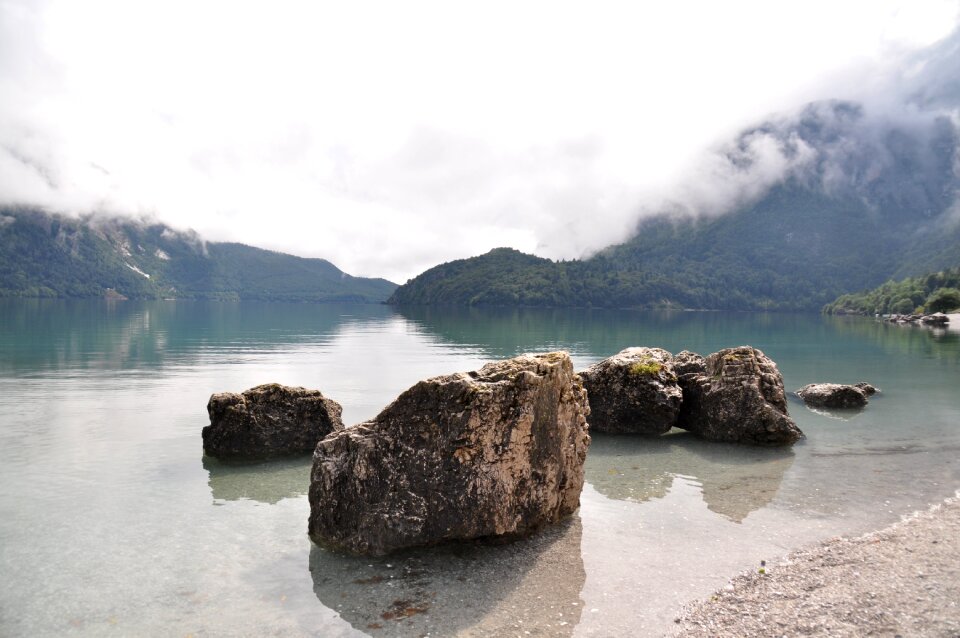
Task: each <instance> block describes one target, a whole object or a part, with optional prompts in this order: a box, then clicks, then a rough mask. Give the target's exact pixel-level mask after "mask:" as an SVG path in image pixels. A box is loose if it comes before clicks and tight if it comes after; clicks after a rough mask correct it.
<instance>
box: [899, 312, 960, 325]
mask: <svg viewBox="0 0 960 638" xmlns="http://www.w3.org/2000/svg"><path fill="white" fill-rule="evenodd" d="M884 319H886V320H887V321H889V322H890V323H900V324H905V323H912V324H916V323H922V324H925V325H928V326H945V325H947V324H948V323H950V317H948V316H947V315H945V314H943V313H942V312H935V313H933V314H931V315H884Z"/></svg>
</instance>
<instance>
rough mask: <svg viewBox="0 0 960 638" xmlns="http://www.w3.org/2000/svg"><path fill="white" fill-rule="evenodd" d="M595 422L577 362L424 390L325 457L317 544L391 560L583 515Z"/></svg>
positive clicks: (538, 359) (533, 361) (409, 394)
mask: <svg viewBox="0 0 960 638" xmlns="http://www.w3.org/2000/svg"><path fill="white" fill-rule="evenodd" d="M587 414H589V407H588V405H587V398H586V392H585V391H584V389H583V386H582V384H581V382H580V379H579V378H578V377H577V376H576V375H575V374H574V372H573V364H572V363H571V361H570V357H569V356H568V355H567V354H566V353H565V352H553V353H549V354H542V355H529V354H527V355H521V356H519V357H516V358H514V359H509V360H506V361H499V362H496V363H490V364H487V365H485V366H483V367H482V368H481V369H480V370H479V371H476V372H469V373H457V374H451V375H447V376H441V377H434V378H432V379H427V380H426V381H421V382H420V383H417V384H416V385H415V386H413V387H412V388H410V389H409V390H407V391H406V392H404V393H403V394H401V395H400V396H399V397H398V398H397V399H396V400H395V401H394V402H393V403H391V404H390V405H389V406H387V407H386V408H385V409H384V410H383V412H381V413H380V414H379V415H378V416H377V417H376V418H374V419H373V420H371V421H367V422H365V423H361V424H359V425H357V426H354V427H350V428H347V429H346V430H343V431H341V432H335V433H333V434H331V435H330V436H328V437H327V438H325V439H324V440H323V441H321V442H320V443H319V444H318V445H317V449H316V452H315V454H314V460H313V470H312V473H311V481H310V522H309V532H310V536H311V538H312V539H313V540H314V541H316V542H317V543H318V544H321V545H327V546H332V547H337V548H342V549H345V550H347V551H350V552H353V553H359V554H372V555H383V554H386V553H389V552H391V551H393V550H396V549H399V548H402V547H410V546H417V545H431V544H436V543H440V542H444V541H449V540H459V539H472V538H481V537H489V536H502V537H514V536H521V535H524V534H527V533H530V532H532V531H533V530H536V529H537V528H538V527H541V526H543V525H546V524H549V523H553V522H555V521H558V520H560V519H562V518H563V517H565V516H567V515H569V514H571V513H572V512H573V511H574V510H576V508H577V507H578V506H579V504H580V491H581V489H582V488H583V462H584V459H585V458H586V454H587V448H588V446H589V444H590V437H589V435H588V433H587V421H586V416H587Z"/></svg>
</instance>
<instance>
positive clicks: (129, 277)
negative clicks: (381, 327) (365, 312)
mask: <svg viewBox="0 0 960 638" xmlns="http://www.w3.org/2000/svg"><path fill="white" fill-rule="evenodd" d="M395 288H396V285H395V284H393V283H391V282H389V281H386V280H384V279H367V278H363V277H352V276H350V275H347V274H346V273H344V272H342V271H341V270H340V269H338V268H337V267H336V266H334V265H333V264H331V263H330V262H328V261H326V260H324V259H304V258H301V257H295V256H293V255H286V254H283V253H278V252H273V251H269V250H262V249H259V248H254V247H251V246H245V245H243V244H234V243H214V242H205V241H203V240H202V239H201V238H200V237H198V236H197V235H196V234H195V233H192V232H178V231H175V230H173V229H171V228H169V227H168V226H165V225H163V224H159V223H153V224H151V223H141V222H137V221H132V220H129V219H124V218H106V217H100V216H86V217H83V218H75V217H69V216H64V215H58V214H51V213H47V212H44V211H41V210H37V209H31V208H13V207H6V208H0V296H4V297H17V296H19V297H102V296H118V295H120V296H124V297H127V298H131V299H156V298H186V299H231V300H237V299H251V300H253V299H255V300H267V301H310V302H332V301H360V302H382V301H384V300H385V299H387V297H389V296H390V294H391V293H392V292H393V290H394V289H395Z"/></svg>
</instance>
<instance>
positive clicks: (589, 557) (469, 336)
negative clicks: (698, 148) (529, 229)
mask: <svg viewBox="0 0 960 638" xmlns="http://www.w3.org/2000/svg"><path fill="white" fill-rule="evenodd" d="M741 344H751V345H754V346H756V347H759V348H760V349H762V350H763V351H764V352H766V353H767V354H768V355H769V356H770V357H772V358H773V359H774V360H775V361H777V363H778V365H779V367H780V370H781V371H782V372H783V374H784V378H785V382H786V385H787V389H788V390H793V389H796V388H798V387H800V386H802V385H804V384H806V383H810V382H814V381H836V382H856V381H861V380H863V381H869V382H871V383H873V384H874V385H877V386H878V387H880V388H881V389H882V390H883V392H882V394H881V395H879V396H878V397H876V398H874V399H873V400H871V402H870V405H869V406H868V407H867V408H866V409H865V410H863V411H862V412H854V413H817V412H813V411H811V410H809V409H807V408H806V407H804V406H803V405H802V404H800V403H798V402H791V404H790V411H791V415H792V416H793V417H794V418H795V419H796V421H797V423H798V425H800V427H801V428H802V429H803V430H804V431H805V432H806V433H807V439H806V440H805V441H803V442H801V443H800V444H798V445H797V446H795V447H793V448H792V449H787V450H767V449H756V448H746V447H739V446H731V445H722V444H709V443H705V442H702V441H699V440H697V439H694V438H692V437H690V436H688V435H686V434H683V433H672V434H670V435H667V436H665V437H662V438H660V439H645V438H631V437H612V436H602V435H594V441H593V445H592V447H591V451H590V454H589V457H588V460H587V467H586V474H587V485H586V487H585V488H584V492H583V496H582V506H581V509H580V511H579V513H578V514H577V515H575V516H574V517H572V518H571V519H570V520H569V521H567V522H566V523H564V524H562V525H559V526H556V527H554V528H552V529H550V530H548V531H546V532H545V533H543V534H541V535H539V536H537V537H535V538H532V539H529V540H527V541H522V542H519V543H514V544H512V545H506V546H485V545H474V544H471V545H460V546H453V547H445V548H439V549H432V550H419V551H413V552H407V553H403V554H400V555H397V556H391V557H389V558H387V559H380V560H369V559H357V558H348V557H343V556H338V555H336V554H331V553H329V552H326V551H324V550H320V549H318V548H316V547H312V546H311V543H310V541H309V539H308V538H307V536H306V520H307V515H308V512H309V505H308V503H307V499H306V491H307V487H308V473H309V459H294V460H289V461H280V462H273V463H261V464H252V465H239V466H238V465H223V464H221V463H218V462H217V461H215V460H212V459H206V458H204V457H203V452H202V447H201V440H200V430H201V428H202V427H203V426H204V425H206V424H207V417H206V410H205V406H206V401H207V399H208V397H209V395H210V394H211V393H213V392H218V391H225V390H230V391H240V390H243V389H245V388H248V387H251V386H253V385H257V384H260V383H264V382H268V381H276V382H280V383H285V384H290V385H303V386H307V387H315V388H319V389H321V390H322V391H323V392H324V393H325V394H326V395H328V396H330V397H331V398H333V399H335V400H337V401H339V402H340V403H341V404H342V405H343V407H344V421H345V422H347V423H356V422H359V421H361V420H364V419H367V418H370V417H372V416H374V415H375V414H376V413H377V412H378V411H379V410H380V409H381V408H382V407H383V406H385V405H386V404H387V403H389V401H391V400H392V399H393V398H394V397H395V396H396V395H397V394H399V393H400V392H401V391H403V390H404V389H406V388H407V387H409V386H410V385H412V384H413V383H414V382H416V381H417V380H419V379H422V378H425V377H429V376H433V375H437V374H444V373H448V372H453V371H457V370H471V369H475V368H477V367H478V366H480V365H482V364H483V363H484V362H486V361H490V360H493V359H498V358H503V357H509V356H512V355H514V354H517V353H520V352H527V351H544V350H554V349H564V350H568V351H569V352H570V353H571V355H572V356H573V358H574V361H575V364H576V365H577V366H578V367H583V366H586V365H589V364H590V363H593V362H595V361H597V360H599V359H601V358H603V357H606V356H609V355H611V354H613V353H615V352H617V351H619V350H620V349H622V348H624V347H627V346H633V345H649V346H660V347H664V348H666V349H668V350H671V351H673V352H677V351H679V350H682V349H690V350H694V351H698V352H701V353H704V354H705V353H708V352H711V351H714V350H717V349H719V348H721V347H726V346H733V345H741ZM958 387H960V334H958V333H950V332H947V333H939V334H938V333H934V332H931V331H929V330H924V329H918V328H910V327H900V326H890V325H885V324H882V323H877V322H874V321H872V320H869V319H856V318H845V319H841V318H823V317H819V316H815V315H810V316H804V315H762V314H745V313H744V314H727V313H674V314H655V313H638V312H626V311H619V312H618V311H586V310H569V311H561V310H555V311H554V310H545V311H535V310H450V309H448V310H435V309H430V310H416V311H409V312H407V311H404V312H403V313H399V312H397V311H395V310H393V309H391V308H388V307H385V306H374V305H343V306H318V305H285V304H272V305H268V304H245V303H239V304H226V303H224V304H216V303H199V302H188V303H184V302H156V303H134V302H119V303H108V302H100V301H90V302H86V301H84V302H80V301H77V302H65V301H0V573H2V578H0V634H2V635H32V636H37V635H42V636H60V635H96V636H99V635H165V636H166V635H194V636H204V635H210V636H220V635H278V636H291V635H292V636H297V635H304V636H317V635H319V636H353V635H373V636H381V635H382V636H396V635H401V636H420V635H425V634H429V635H434V636H439V635H454V634H462V635H520V636H525V635H534V636H537V635H540V636H555V635H559V636H608V635H609V636H615V635H627V634H633V635H656V634H658V633H664V632H668V631H670V629H671V626H672V624H673V623H672V619H673V617H674V616H675V614H676V612H677V610H678V609H679V608H680V606H682V605H683V604H684V603H685V602H688V601H689V600H691V599H694V598H699V597H703V596H706V595H709V593H710V592H711V591H713V590H715V589H717V588H719V587H721V586H723V584H724V583H725V582H726V580H727V579H728V578H729V577H730V576H732V575H734V574H735V573H736V572H738V571H741V570H743V569H752V568H755V567H756V566H757V565H758V564H759V561H760V560H775V559H776V558H777V557H778V556H782V555H783V554H784V553H786V552H787V551H789V550H790V549H792V548H795V547H797V546H800V545H804V544H808V543H811V542H815V541H817V540H820V539H823V538H827V537H830V536H834V535H837V534H847V533H856V532H861V531H865V530H867V529H872V528H876V527H879V526H882V525H885V524H887V523H890V522H893V521H895V520H897V519H898V518H899V517H900V516H901V515H903V514H905V513H908V512H910V511H912V510H914V509H917V508H920V507H924V506H926V505H927V504H929V503H932V502H936V501H938V500H940V499H942V498H944V497H946V496H949V495H952V494H953V492H954V491H955V490H956V489H957V488H960V461H958V459H960V393H958V391H957V390H958ZM525 632H530V633H529V634H527V633H525Z"/></svg>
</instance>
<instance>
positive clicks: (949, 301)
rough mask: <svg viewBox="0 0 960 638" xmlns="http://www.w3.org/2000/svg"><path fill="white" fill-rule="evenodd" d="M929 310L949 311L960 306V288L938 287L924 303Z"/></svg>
mask: <svg viewBox="0 0 960 638" xmlns="http://www.w3.org/2000/svg"><path fill="white" fill-rule="evenodd" d="M924 305H925V306H926V309H927V312H949V311H950V310H956V309H957V308H960V290H957V289H956V288H937V289H936V290H934V291H933V292H932V293H931V294H930V296H929V297H927V302H926V304H924Z"/></svg>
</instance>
